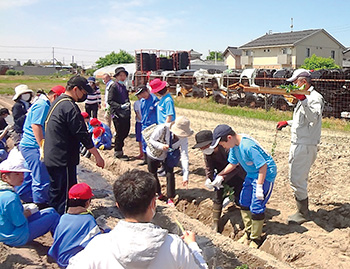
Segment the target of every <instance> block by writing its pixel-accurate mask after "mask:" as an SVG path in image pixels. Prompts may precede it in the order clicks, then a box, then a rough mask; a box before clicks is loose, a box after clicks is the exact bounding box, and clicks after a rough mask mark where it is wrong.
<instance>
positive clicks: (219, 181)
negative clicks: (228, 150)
mask: <svg viewBox="0 0 350 269" xmlns="http://www.w3.org/2000/svg"><path fill="white" fill-rule="evenodd" d="M223 181H224V177H223V176H220V175H217V176H216V177H215V179H214V181H213V182H212V183H211V184H212V185H213V187H215V188H216V189H220V188H223V186H222V182H223Z"/></svg>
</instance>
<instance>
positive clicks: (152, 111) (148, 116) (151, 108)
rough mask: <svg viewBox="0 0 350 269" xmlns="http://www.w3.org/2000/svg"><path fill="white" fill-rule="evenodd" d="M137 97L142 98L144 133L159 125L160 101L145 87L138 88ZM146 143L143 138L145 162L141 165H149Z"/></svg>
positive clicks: (142, 126)
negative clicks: (154, 125)
mask: <svg viewBox="0 0 350 269" xmlns="http://www.w3.org/2000/svg"><path fill="white" fill-rule="evenodd" d="M135 95H136V96H139V97H140V98H141V116H142V119H141V130H142V131H143V130H144V129H146V128H147V127H148V126H151V125H152V124H154V123H155V124H157V104H158V102H159V99H158V98H157V96H155V95H154V94H151V93H150V92H149V90H148V88H147V87H146V86H145V85H141V86H139V87H138V88H137V91H136V93H135ZM146 147H147V145H146V141H145V140H144V139H143V137H142V150H143V158H144V161H143V163H141V165H144V164H147V153H146Z"/></svg>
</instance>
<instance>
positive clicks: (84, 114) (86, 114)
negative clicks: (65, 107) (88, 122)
mask: <svg viewBox="0 0 350 269" xmlns="http://www.w3.org/2000/svg"><path fill="white" fill-rule="evenodd" d="M81 115H82V116H83V118H84V119H87V118H89V113H87V112H85V111H84V112H81Z"/></svg>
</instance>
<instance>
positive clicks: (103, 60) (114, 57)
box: [96, 50, 135, 68]
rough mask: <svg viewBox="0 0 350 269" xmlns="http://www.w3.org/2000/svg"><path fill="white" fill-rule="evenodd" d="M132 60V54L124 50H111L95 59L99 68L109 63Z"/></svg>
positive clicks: (129, 61)
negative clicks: (116, 51)
mask: <svg viewBox="0 0 350 269" xmlns="http://www.w3.org/2000/svg"><path fill="white" fill-rule="evenodd" d="M133 62H135V58H134V56H132V55H131V54H129V53H127V52H126V51H125V50H120V51H119V52H118V53H115V52H114V51H112V52H111V53H110V54H107V55H106V56H105V57H100V58H99V59H98V60H97V61H96V63H97V68H101V67H104V66H108V65H111V64H123V63H133Z"/></svg>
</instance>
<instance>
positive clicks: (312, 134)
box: [276, 69, 324, 224]
mask: <svg viewBox="0 0 350 269" xmlns="http://www.w3.org/2000/svg"><path fill="white" fill-rule="evenodd" d="M310 76H311V74H310V72H309V71H308V70H305V69H298V70H295V71H294V73H293V75H292V77H291V78H289V79H287V81H289V82H293V83H294V84H296V85H297V86H298V87H299V88H301V87H304V90H307V91H309V92H310V95H301V94H293V95H294V97H295V98H297V99H298V100H299V101H298V103H297V105H296V107H295V109H294V113H293V120H290V121H281V122H279V123H278V124H277V127H276V128H277V129H278V130H282V129H283V128H284V127H286V126H291V146H290V151H289V180H290V184H291V187H292V189H293V192H294V196H295V201H296V204H297V212H296V213H295V214H293V215H291V216H289V217H288V222H289V223H298V224H302V223H304V222H305V221H307V220H309V200H308V193H307V180H308V175H309V172H310V168H311V165H312V164H313V163H314V161H315V160H316V156H317V145H318V144H319V143H320V138H321V125H322V111H323V108H324V100H323V97H322V95H321V94H319V93H318V92H317V91H316V90H315V89H314V87H313V86H312V85H311V77H310Z"/></svg>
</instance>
